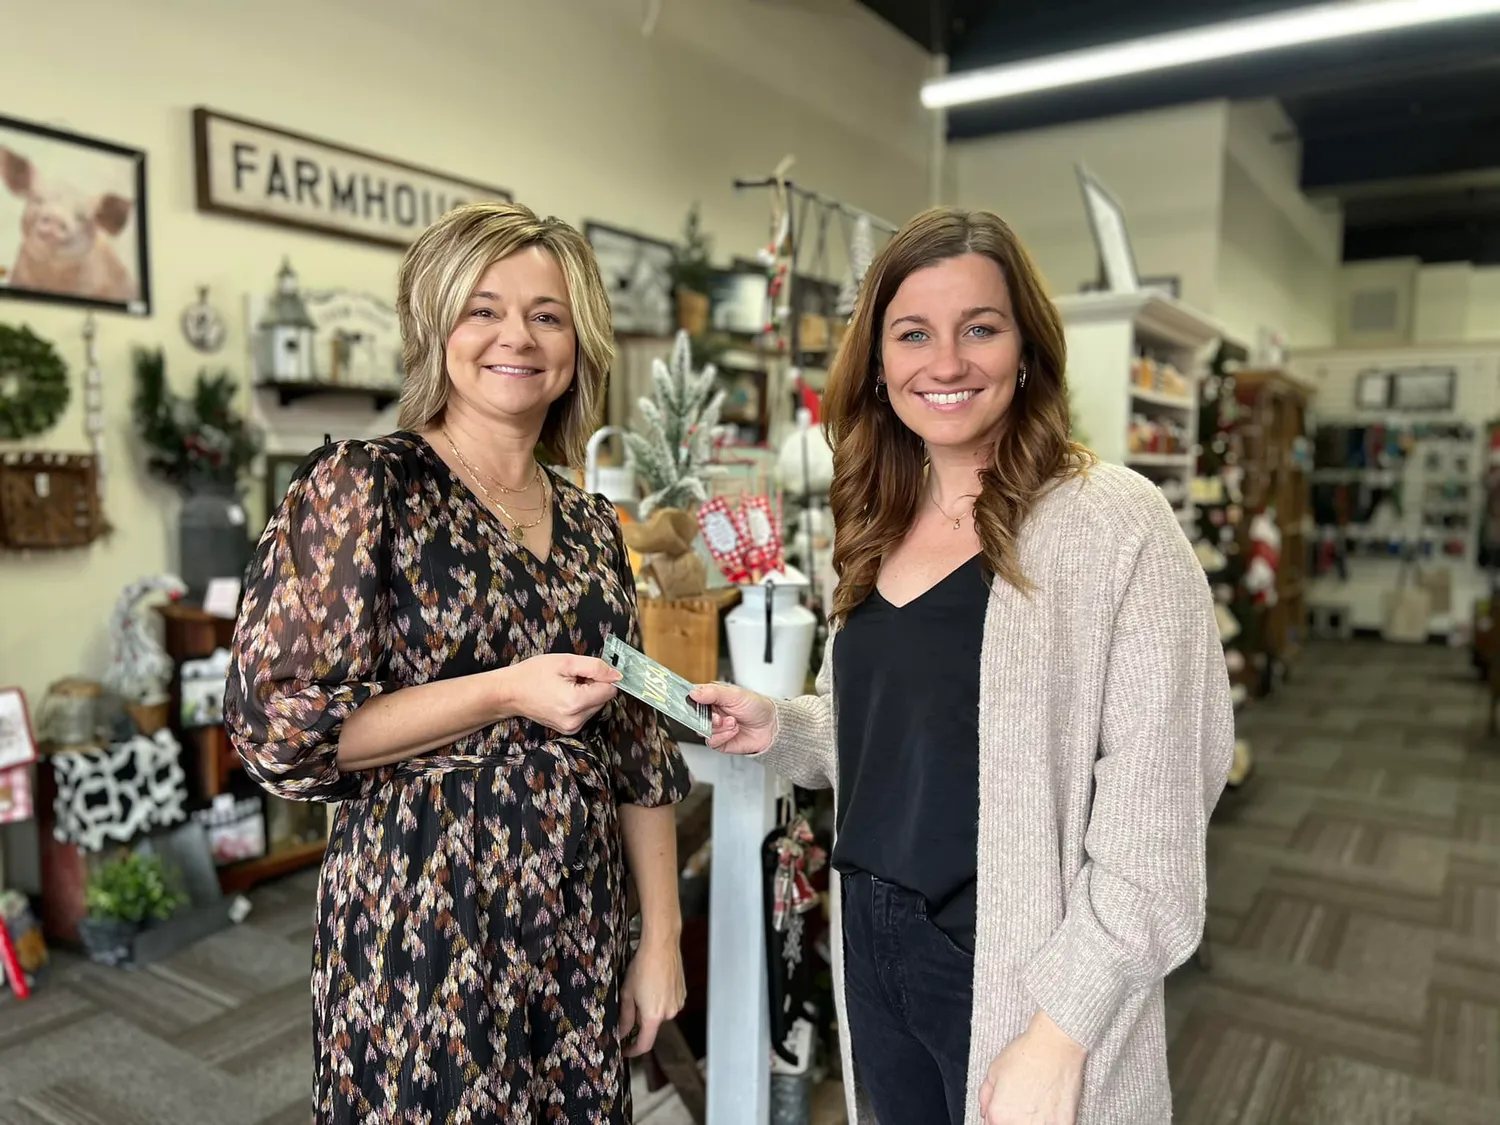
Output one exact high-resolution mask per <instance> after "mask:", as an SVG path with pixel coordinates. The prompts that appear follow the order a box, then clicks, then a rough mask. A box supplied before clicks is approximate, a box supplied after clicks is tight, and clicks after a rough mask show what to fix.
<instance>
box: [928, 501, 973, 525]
mask: <svg viewBox="0 0 1500 1125" xmlns="http://www.w3.org/2000/svg"><path fill="white" fill-rule="evenodd" d="M927 499H929V500H931V501H932V506H933V507H934V508H936V509H937V510H938V514H939V515H941V516H942V517H943V518H944V519H945V520H952V521H953V530H954V531H962V530H963V519H964V517H963V514H962V513H960V514H959V515H956V516H950V515H949V514H948V513H947V512H945V511H943V506H942V505H941V504H939V503H938V502H937V497H936V496H934V495H933V494H932V493H931V492H928V493H927Z"/></svg>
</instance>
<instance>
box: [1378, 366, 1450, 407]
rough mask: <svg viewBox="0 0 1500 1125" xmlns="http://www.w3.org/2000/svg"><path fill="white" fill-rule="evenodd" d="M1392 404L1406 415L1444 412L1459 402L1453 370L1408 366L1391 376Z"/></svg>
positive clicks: (1448, 368)
mask: <svg viewBox="0 0 1500 1125" xmlns="http://www.w3.org/2000/svg"><path fill="white" fill-rule="evenodd" d="M1391 384H1392V386H1391V405H1392V407H1394V408H1395V409H1396V410H1400V411H1402V412H1403V413H1413V414H1419V413H1443V412H1445V411H1450V410H1452V409H1454V407H1455V406H1456V405H1457V402H1458V372H1457V371H1456V370H1455V369H1454V368H1452V367H1406V368H1402V369H1400V370H1398V371H1393V372H1392V373H1391Z"/></svg>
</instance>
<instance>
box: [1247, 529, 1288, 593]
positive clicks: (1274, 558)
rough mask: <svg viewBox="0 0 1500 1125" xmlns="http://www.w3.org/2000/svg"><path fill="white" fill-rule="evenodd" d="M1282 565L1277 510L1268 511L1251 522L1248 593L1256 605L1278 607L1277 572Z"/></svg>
mask: <svg viewBox="0 0 1500 1125" xmlns="http://www.w3.org/2000/svg"><path fill="white" fill-rule="evenodd" d="M1280 566H1281V529H1280V528H1279V527H1277V526H1276V510H1275V509H1274V508H1267V509H1266V510H1265V511H1263V512H1261V513H1260V514H1259V515H1257V516H1256V517H1255V518H1254V519H1252V520H1251V521H1250V555H1249V562H1248V563H1247V564H1246V566H1245V590H1246V592H1248V593H1249V594H1250V595H1251V596H1252V597H1253V598H1254V600H1255V604H1256V605H1260V606H1267V607H1269V606H1273V605H1275V604H1276V571H1277V569H1278V568H1279V567H1280Z"/></svg>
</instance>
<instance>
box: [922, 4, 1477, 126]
mask: <svg viewBox="0 0 1500 1125" xmlns="http://www.w3.org/2000/svg"><path fill="white" fill-rule="evenodd" d="M1496 14H1500V0H1344V2H1342V3H1336V4H1319V5H1317V6H1315V7H1311V8H1301V9H1296V10H1293V11H1289V12H1279V13H1277V14H1275V15H1269V16H1256V17H1254V18H1252V19H1243V20H1230V21H1228V22H1226V23H1218V24H1213V25H1211V26H1209V27H1201V28H1196V29H1193V30H1190V31H1173V32H1168V33H1166V34H1164V35H1151V36H1148V37H1146V38H1144V39H1133V40H1130V41H1129V42H1125V43H1114V44H1111V45H1109V46H1105V47H1093V48H1089V49H1087V50H1082V51H1068V52H1066V53H1065V54H1061V55H1052V56H1049V57H1047V58H1041V59H1036V60H1035V61H1032V62H1022V63H1010V64H1007V65H1004V66H994V67H985V68H984V69H982V70H971V71H967V72H963V71H961V72H959V73H957V74H950V75H947V76H946V77H943V78H937V79H934V80H932V81H931V82H928V83H926V84H925V85H923V87H922V104H923V105H925V106H926V107H927V108H928V109H939V108H943V107H946V106H955V105H965V104H967V103H970V102H986V101H995V100H998V99H1000V98H1013V97H1016V96H1018V95H1021V94H1031V93H1036V92H1037V91H1039V90H1055V89H1059V88H1061V87H1064V86H1081V85H1083V84H1085V83H1088V82H1098V81H1101V80H1103V79H1107V78H1122V77H1125V76H1127V75H1131V74H1147V73H1149V72H1151V71H1156V70H1168V69H1170V68H1172V67H1179V66H1190V65H1192V64H1193V63H1201V62H1211V61H1213V60H1214V59H1227V58H1233V57H1235V56H1237V55H1249V54H1256V53H1258V52H1262V51H1275V50H1280V49H1281V48H1284V47H1300V46H1304V45H1306V44H1309V43H1326V42H1328V41H1330V40H1334V39H1352V38H1354V37H1356V36H1360V35H1374V34H1378V33H1380V32H1386V31H1398V30H1400V29H1401V28H1406V27H1421V26H1423V25H1426V24H1435V23H1447V22H1449V21H1452V20H1461V19H1470V18H1473V17H1475V16H1488V15H1496Z"/></svg>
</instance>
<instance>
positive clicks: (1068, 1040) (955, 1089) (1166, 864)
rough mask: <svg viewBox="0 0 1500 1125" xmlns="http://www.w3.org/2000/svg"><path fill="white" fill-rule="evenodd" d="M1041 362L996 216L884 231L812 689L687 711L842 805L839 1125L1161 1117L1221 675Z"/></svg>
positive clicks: (844, 378)
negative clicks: (844, 1109) (1075, 437)
mask: <svg viewBox="0 0 1500 1125" xmlns="http://www.w3.org/2000/svg"><path fill="white" fill-rule="evenodd" d="M1065 369H1066V362H1065V347H1064V338H1063V331H1062V324H1061V321H1060V319H1059V317H1058V313H1057V310H1056V308H1055V307H1054V306H1053V304H1052V302H1051V301H1050V300H1049V299H1048V298H1047V296H1046V294H1045V292H1044V290H1043V287H1042V282H1041V279H1040V278H1039V276H1038V274H1037V271H1036V269H1035V267H1034V266H1033V265H1032V263H1031V261H1030V260H1029V258H1028V257H1027V255H1026V252H1025V251H1024V249H1023V248H1022V247H1021V245H1020V243H1019V242H1018V241H1017V239H1016V237H1015V236H1014V234H1012V232H1011V231H1010V229H1009V228H1008V227H1007V226H1006V225H1005V224H1004V223H1003V222H1001V221H1000V220H999V219H998V218H997V217H995V216H994V215H992V214H989V213H987V212H983V211H978V212H965V211H959V210H955V209H937V210H933V211H928V212H926V213H924V214H922V215H919V216H917V217H916V218H915V219H913V220H912V221H911V222H910V223H908V224H907V225H906V227H905V228H904V229H903V230H901V231H900V232H899V233H898V234H896V236H895V237H894V238H893V239H892V240H891V242H890V243H889V244H888V245H887V246H886V247H885V248H884V250H883V251H882V252H881V253H880V255H879V256H878V257H877V258H876V260H875V262H874V263H873V265H872V266H871V267H870V270H869V272H868V274H867V275H866V278H865V281H864V286H863V292H862V293H861V296H860V300H859V304H858V308H857V309H856V311H855V314H854V318H853V322H852V324H851V325H850V328H849V332H848V335H847V337H846V339H845V341H844V344H843V346H842V347H841V349H840V351H839V354H838V357H837V359H836V361H835V363H834V365H833V369H832V370H831V372H830V373H829V380H828V389H827V395H826V400H825V414H826V419H827V422H826V425H827V429H828V436H829V441H830V444H831V445H832V447H833V454H834V480H833V486H832V491H831V493H830V503H831V507H832V509H833V517H834V566H835V568H836V570H837V572H838V588H837V591H836V593H835V596H834V605H833V611H832V614H831V618H832V623H833V626H834V631H833V633H832V636H831V638H830V641H829V644H828V648H827V652H826V654H825V659H824V664H823V669H822V672H821V673H820V675H819V677H818V684H817V694H815V695H812V696H806V697H804V698H801V699H795V700H791V701H787V702H773V701H771V700H769V699H765V698H762V697H760V696H757V695H754V694H752V693H750V692H747V691H744V690H743V689H740V688H736V687H729V686H725V685H718V684H715V685H705V686H704V687H701V688H699V689H697V690H696V691H695V692H694V695H695V697H696V698H697V699H698V700H699V701H701V702H704V703H710V704H712V705H713V707H714V727H715V730H714V733H713V734H712V736H711V737H710V740H709V741H710V744H711V745H714V746H717V747H719V748H720V749H722V750H724V751H726V752H729V753H739V754H764V755H765V757H766V760H767V762H768V763H769V764H770V765H771V766H772V767H773V768H774V769H776V770H777V771H778V772H780V773H783V774H785V775H786V776H788V777H790V778H791V779H792V780H794V781H795V782H797V783H798V784H800V785H803V786H806V787H811V788H818V787H830V786H831V787H832V788H833V789H834V791H835V806H836V816H835V823H836V829H837V831H836V836H835V840H834V846H833V867H834V870H835V872H836V873H837V876H838V879H837V884H838V889H837V890H836V891H835V893H834V895H833V900H834V902H833V905H834V908H835V910H836V912H837V913H836V917H837V918H839V922H838V923H837V924H836V925H835V927H834V931H835V943H836V950H835V969H836V976H837V978H838V982H839V983H838V987H837V989H836V998H837V1001H838V1008H839V1012H840V1024H841V1028H842V1030H843V1044H842V1045H843V1048H844V1060H845V1068H844V1074H845V1081H846V1089H847V1091H848V1097H849V1113H850V1120H851V1121H857V1122H860V1123H866V1122H871V1121H875V1120H878V1121H879V1122H881V1125H927V1123H938V1122H941V1123H944V1125H946V1123H949V1122H951V1123H953V1125H959V1123H967V1125H1019V1123H1022V1122H1025V1123H1028V1125H1074V1123H1075V1122H1077V1123H1079V1125H1105V1123H1108V1125H1150V1123H1155V1122H1166V1121H1168V1120H1169V1119H1170V1117H1171V1090H1170V1086H1169V1084H1168V1081H1167V1065H1166V1044H1165V1036H1164V1031H1163V1009H1162V981H1163V978H1164V977H1165V976H1166V974H1167V973H1168V972H1169V971H1170V970H1171V969H1172V968H1173V967H1174V966H1175V965H1177V964H1179V963H1180V962H1182V961H1183V960H1184V959H1186V958H1187V957H1188V955H1189V954H1190V953H1191V952H1192V951H1193V949H1194V947H1195V945H1196V943H1197V941H1198V938H1199V935H1200V932H1201V929H1202V925H1203V911H1204V897H1205V871H1204V868H1205V860H1204V835H1205V825H1206V823H1207V820H1208V815H1209V812H1210V810H1211V809H1212V807H1213V805H1214V803H1215V801H1216V800H1217V798H1218V795H1219V792H1220V790H1221V788H1222V786H1223V783H1224V778H1225V775H1226V773H1227V771H1228V767H1229V760H1230V755H1231V751H1232V744H1233V725H1232V716H1231V706H1230V699H1229V684H1228V678H1227V676H1226V674H1225V669H1224V659H1223V653H1222V650H1221V648H1220V645H1219V639H1218V634H1217V630H1216V627H1215V624H1214V616H1213V607H1212V599H1211V597H1210V594H1209V591H1208V584H1207V580H1206V579H1205V577H1204V574H1203V571H1202V569H1201V568H1200V567H1199V565H1198V563H1197V560H1196V559H1195V557H1194V555H1193V552H1192V549H1191V548H1190V546H1189V544H1188V542H1187V539H1186V537H1185V536H1184V535H1183V533H1182V531H1181V529H1180V527H1179V526H1178V523H1177V520H1176V516H1175V514H1174V513H1173V511H1172V510H1171V508H1170V507H1169V505H1168V504H1167V502H1166V500H1165V499H1164V498H1163V496H1162V494H1161V492H1160V491H1159V490H1158V489H1156V488H1155V487H1154V486H1153V485H1152V484H1151V483H1150V482H1149V481H1147V480H1145V479H1144V478H1142V477H1140V476H1138V475H1136V474H1135V473H1133V472H1130V471H1129V470H1126V469H1123V468H1119V467H1116V466H1111V465H1102V464H1096V463H1094V460H1093V458H1092V457H1091V456H1090V455H1089V453H1088V452H1087V451H1086V450H1084V449H1083V448H1081V447H1080V446H1078V445H1075V444H1074V443H1073V442H1072V441H1071V440H1070V439H1069V407H1068V396H1067V388H1066V384H1065V382H1064V372H1065ZM1121 393H1122V394H1123V393H1124V388H1123V387H1122V388H1121Z"/></svg>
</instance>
